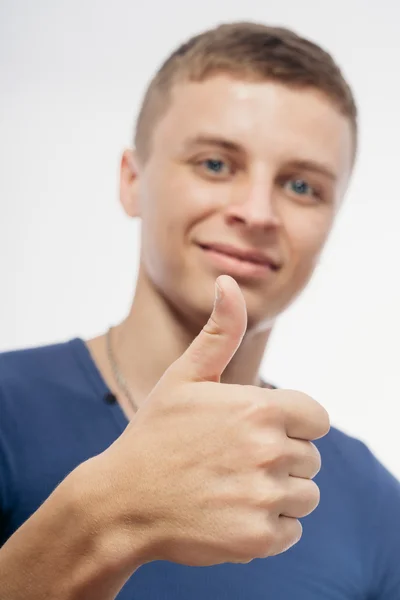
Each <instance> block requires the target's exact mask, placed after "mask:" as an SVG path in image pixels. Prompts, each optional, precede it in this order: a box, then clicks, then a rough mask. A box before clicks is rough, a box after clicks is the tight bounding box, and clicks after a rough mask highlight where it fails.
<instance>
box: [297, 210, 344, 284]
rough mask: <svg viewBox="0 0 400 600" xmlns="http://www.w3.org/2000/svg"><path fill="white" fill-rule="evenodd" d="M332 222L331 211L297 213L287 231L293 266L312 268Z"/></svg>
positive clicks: (308, 269)
mask: <svg viewBox="0 0 400 600" xmlns="http://www.w3.org/2000/svg"><path fill="white" fill-rule="evenodd" d="M332 223H333V211H330V210H329V211H328V210H326V211H323V210H320V211H319V212H318V213H317V212H316V211H315V213H314V214H312V213H308V214H307V213H306V212H305V213H303V214H302V215H297V217H296V218H294V219H293V220H292V222H291V226H290V230H289V231H287V235H288V240H289V245H290V250H291V253H292V258H293V260H294V266H295V268H297V269H299V270H301V271H303V272H304V271H306V272H307V273H308V272H309V271H310V270H312V269H313V267H314V266H315V264H316V263H317V262H318V259H319V256H320V254H321V251H322V249H323V247H324V245H325V242H326V240H327V238H328V235H329V232H330V230H331V227H332Z"/></svg>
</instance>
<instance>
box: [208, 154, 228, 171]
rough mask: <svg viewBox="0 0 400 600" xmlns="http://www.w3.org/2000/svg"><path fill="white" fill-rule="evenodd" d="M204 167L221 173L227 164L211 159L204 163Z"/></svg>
mask: <svg viewBox="0 0 400 600" xmlns="http://www.w3.org/2000/svg"><path fill="white" fill-rule="evenodd" d="M204 165H205V166H206V167H207V169H208V170H210V171H212V172H213V173H221V171H222V170H223V168H224V166H225V163H224V162H223V161H222V160H216V159H213V158H209V159H207V160H205V161H204Z"/></svg>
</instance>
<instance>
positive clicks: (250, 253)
mask: <svg viewBox="0 0 400 600" xmlns="http://www.w3.org/2000/svg"><path fill="white" fill-rule="evenodd" d="M199 246H200V248H202V249H203V250H212V251H213V252H218V253H220V254H222V255H225V256H230V257H232V258H236V259H237V260H240V261H243V262H248V263H252V264H255V265H261V266H264V267H269V268H270V269H272V270H273V271H277V270H278V269H279V266H280V265H279V263H278V261H277V260H276V259H275V258H273V257H271V256H269V255H267V254H264V253H262V252H259V251H257V250H247V249H241V248H237V247H235V246H231V245H229V244H214V243H211V244H199Z"/></svg>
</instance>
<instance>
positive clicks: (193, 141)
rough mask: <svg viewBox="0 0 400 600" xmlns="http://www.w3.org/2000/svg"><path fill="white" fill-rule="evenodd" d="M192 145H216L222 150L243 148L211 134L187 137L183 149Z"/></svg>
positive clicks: (238, 150) (234, 150)
mask: <svg viewBox="0 0 400 600" xmlns="http://www.w3.org/2000/svg"><path fill="white" fill-rule="evenodd" d="M192 146H216V147H217V148H222V149H223V150H230V151H233V152H243V148H242V147H241V146H240V145H239V144H237V143H236V142H233V141H232V140H228V139H226V138H223V137H218V136H213V135H197V136H195V137H192V138H189V139H188V140H187V141H186V142H185V144H184V149H185V150H189V149H190V148H191V147H192Z"/></svg>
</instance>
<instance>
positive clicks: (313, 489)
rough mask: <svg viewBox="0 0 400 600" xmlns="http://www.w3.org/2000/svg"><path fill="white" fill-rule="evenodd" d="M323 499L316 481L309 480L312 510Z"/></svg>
mask: <svg viewBox="0 0 400 600" xmlns="http://www.w3.org/2000/svg"><path fill="white" fill-rule="evenodd" d="M320 499H321V492H320V489H319V487H318V485H317V484H316V483H315V481H308V489H307V500H308V504H309V506H310V507H312V508H311V510H314V509H315V508H316V507H317V506H318V504H319V502H320Z"/></svg>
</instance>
